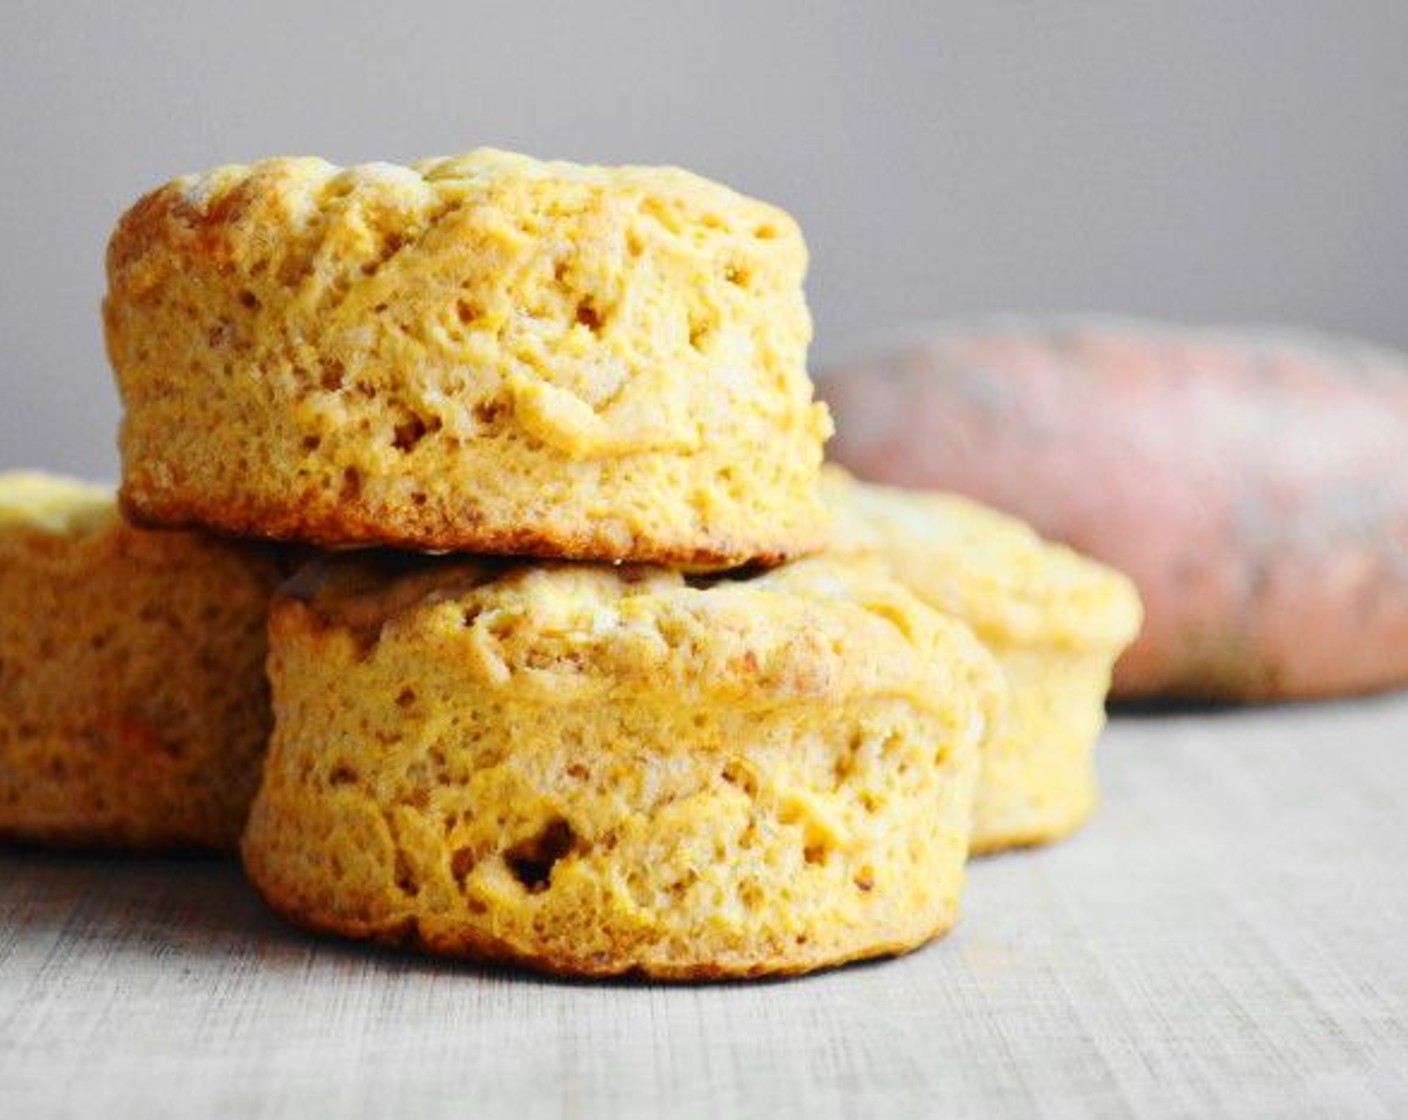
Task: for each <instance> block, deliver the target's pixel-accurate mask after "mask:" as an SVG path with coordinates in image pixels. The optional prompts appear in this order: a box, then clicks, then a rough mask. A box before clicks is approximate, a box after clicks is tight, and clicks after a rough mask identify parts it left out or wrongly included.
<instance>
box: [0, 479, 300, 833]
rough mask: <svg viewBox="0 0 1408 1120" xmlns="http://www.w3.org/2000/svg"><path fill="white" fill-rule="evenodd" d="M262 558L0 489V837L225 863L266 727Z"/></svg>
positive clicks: (70, 495) (70, 500)
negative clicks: (164, 850) (215, 857)
mask: <svg viewBox="0 0 1408 1120" xmlns="http://www.w3.org/2000/svg"><path fill="white" fill-rule="evenodd" d="M279 578H280V572H279V568H278V566H277V564H276V563H275V560H274V558H273V557H272V556H271V555H270V554H269V550H268V549H259V548H255V547H251V546H245V545H236V544H231V543H228V542H223V541H217V540H213V539H210V538H207V537H203V536H199V535H196V534H192V533H149V532H143V531H141V530H138V529H133V528H131V527H130V526H128V525H126V524H124V523H123V522H122V521H120V520H118V518H117V516H116V512H115V510H114V506H113V499H112V493H111V491H109V490H108V489H106V488H105V487H99V486H91V485H87V484H82V483H75V482H69V481H67V480H61V479H55V478H48V477H44V476H40V475H31V474H0V837H4V838H6V839H11V840H24V841H35V842H42V843H61V844H100V845H114V846H128V847H168V846H177V845H181V846H184V845H193V846H200V847H212V848H231V847H233V846H234V844H235V843H236V841H237V840H238V838H239V833H240V828H241V826H242V825H243V823H244V815H245V811H246V809H247V807H248V804H249V800H250V798H251V797H252V796H253V795H254V789H255V786H256V784H257V783H258V779H259V760H260V757H261V755H262V754H263V750H264V745H265V741H266V739H267V737H268V731H269V725H270V723H271V722H272V716H271V713H270V710H269V702H268V695H267V687H266V685H265V680H264V651H265V637H264V628H265V616H266V609H267V604H268V599H269V595H270V593H271V592H272V590H273V588H274V587H275V586H276V584H277V583H278V581H279Z"/></svg>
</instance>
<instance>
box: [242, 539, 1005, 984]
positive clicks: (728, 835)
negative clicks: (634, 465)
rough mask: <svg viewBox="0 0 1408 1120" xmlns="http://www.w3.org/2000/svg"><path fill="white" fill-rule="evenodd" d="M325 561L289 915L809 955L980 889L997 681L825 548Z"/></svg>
mask: <svg viewBox="0 0 1408 1120" xmlns="http://www.w3.org/2000/svg"><path fill="white" fill-rule="evenodd" d="M387 563H388V561H386V560H385V559H382V560H380V561H376V560H369V559H367V558H342V559H337V560H332V561H326V562H323V563H321V564H319V565H316V566H314V567H313V568H310V569H308V570H307V571H305V572H304V573H301V574H300V575H299V576H298V577H297V578H296V579H295V580H294V581H293V582H292V583H291V584H290V585H289V586H288V587H287V588H286V589H285V590H284V591H283V592H282V593H281V594H280V596H279V597H278V599H277V600H276V605H275V607H274V610H273V615H272V620H271V626H270V641H271V647H270V662H269V665H270V674H271V680H272V684H273V690H274V705H275V712H276V727H275V732H274V736H273V739H272V743H271V749H270V754H269V757H268V761H267V764H266V767H265V772H264V779H263V785H262V787H261V789H260V792H259V794H258V796H257V798H256V799H255V803H254V807H253V809H252V811H251V815H250V821H249V827H248V830H247V832H246V834H245V837H244V843H243V850H244V857H245V864H246V868H247V870H248V872H249V874H250V877H251V878H252V880H253V881H254V883H255V885H256V886H257V887H258V888H259V890H260V891H261V892H262V893H263V894H264V896H265V897H266V898H267V899H268V900H269V902H270V903H272V905H273V906H274V907H275V908H276V909H277V910H278V911H280V912H281V913H282V914H283V915H284V916H285V917H287V918H289V919H290V920H292V921H294V922H295V923H298V924H300V925H303V926H307V927H311V928H313V929H316V930H322V931H326V932H331V933H337V934H341V935H344V936H349V937H354V938H363V939H373V940H377V941H387V942H397V943H400V942H406V943H410V944H414V945H416V946H419V947H420V948H423V949H426V950H429V951H431V952H435V953H441V954H448V955H454V956H466V957H472V958H480V959H495V960H506V961H513V962H517V963H520V964H523V965H527V966H530V967H532V968H537V969H542V970H547V971H551V972H557V973H564V974H570V975H582V976H610V975H620V974H638V975H645V976H651V977H657V978H661V979H677V980H678V979H707V978H717V977H745V976H759V975H765V974H779V973H781V974H785V973H797V972H805V971H809V970H812V969H816V968H822V967H826V966H829V965H835V964H840V963H842V962H845V961H849V960H854V959H857V958H862V957H872V956H879V955H885V954H893V953H899V952H904V951H906V950H909V949H912V948H914V947H915V946H917V945H919V944H920V943H922V942H924V941H926V940H928V939H930V938H932V937H934V936H936V935H938V934H939V933H941V932H943V931H944V930H945V929H947V928H948V927H949V925H950V924H951V923H952V922H953V921H954V919H955V915H956V912H957V903H958V894H959V889H960V885H961V881H962V876H963V864H964V859H965V856H966V852H967V848H968V840H969V835H968V834H969V824H970V811H971V807H972V796H973V784H974V781H975V779H976V774H977V765H978V752H979V749H980V743H981V741H982V739H983V737H984V735H985V733H986V728H987V727H988V726H989V725H991V723H992V722H993V720H994V718H995V709H996V706H997V704H998V703H999V701H1000V679H999V674H998V672H997V669H996V667H995V666H994V665H993V664H992V662H991V659H990V658H989V656H988V655H987V653H986V652H985V651H984V650H983V649H982V647H981V646H980V645H979V644H978V643H977V641H976V640H975V639H974V638H973V637H972V635H971V634H970V633H969V632H968V630H967V629H966V628H965V627H963V626H962V625H961V624H959V623H956V622H954V621H953V620H951V619H947V618H944V617H942V616H940V615H939V614H938V613H937V612H934V611H931V610H929V609H928V608H926V607H924V606H923V605H922V604H921V603H920V602H919V601H918V600H917V599H915V598H914V597H913V596H911V595H910V594H909V593H908V592H906V591H905V590H904V589H903V588H901V587H899V586H898V585H896V584H894V583H892V582H890V581H888V580H881V579H876V578H873V577H870V576H867V575H864V574H861V573H857V572H854V571H851V570H848V569H844V568H838V567H836V566H834V565H832V564H830V563H829V562H827V561H825V560H822V559H816V560H806V561H800V562H798V563H795V564H791V565H787V566H784V567H781V568H778V569H776V570H774V571H773V572H770V573H768V574H766V575H762V576H755V577H752V578H725V579H721V580H718V581H716V582H707V581H706V582H705V583H701V581H697V580H696V581H694V583H693V584H692V583H691V582H690V581H687V580H686V579H685V578H684V577H682V576H681V575H680V574H679V573H677V572H673V571H669V570H665V569H661V568H649V567H624V568H619V569H616V568H609V567H604V566H595V565H576V566H573V565H553V566H536V567H535V566H522V565H520V566H502V565H498V566H496V565H493V564H488V563H485V562H481V561H473V562H471V561H464V562H451V561H447V560H436V561H426V560H418V561H414V562H412V561H408V560H402V561H401V562H400V564H401V567H400V570H399V572H398V571H390V572H388V571H387V570H386V567H385V565H386V564H387Z"/></svg>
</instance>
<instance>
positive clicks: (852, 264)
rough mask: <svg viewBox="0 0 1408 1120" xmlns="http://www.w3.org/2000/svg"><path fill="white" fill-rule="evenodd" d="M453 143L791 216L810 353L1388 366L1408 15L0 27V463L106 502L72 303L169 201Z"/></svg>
mask: <svg viewBox="0 0 1408 1120" xmlns="http://www.w3.org/2000/svg"><path fill="white" fill-rule="evenodd" d="M482 143H493V144H497V145H499V146H503V147H510V148H517V149H520V150H524V151H527V152H530V153H532V154H535V155H541V156H559V157H564V158H570V159H579V160H593V161H597V162H617V161H634V162H672V163H680V164H684V165H686V166H689V167H692V168H694V169H696V170H699V171H702V172H704V173H706V174H709V175H712V176H715V177H718V178H721V179H724V180H725V181H727V182H729V183H731V184H733V185H735V186H737V187H739V188H740V189H742V190H745V191H747V192H749V193H753V194H757V195H760V196H763V197H765V198H768V199H770V200H773V201H776V202H779V203H781V204H782V205H784V206H786V207H787V208H788V209H790V210H791V211H793V213H795V214H796V215H797V217H798V218H799V219H800V220H801V222H802V224H803V227H804V228H805V230H806V231H807V234H808V238H809V240H810V243H811V247H812V252H813V270H812V276H811V281H810V284H809V292H810V296H811V299H812V304H813V308H814V310H815V313H816V319H817V327H818V331H817V344H816V348H815V351H814V353H815V355H816V358H817V360H818V362H824V361H825V360H826V359H827V357H828V356H829V355H835V354H837V353H841V352H844V351H847V350H849V349H852V348H853V347H854V346H855V345H856V340H857V339H859V338H863V337H869V336H873V335H875V334H880V333H883V332H885V331H887V330H891V329H893V328H896V327H902V326H903V325H905V324H907V323H911V322H913V321H915V320H920V319H928V318H934V317H939V316H952V315H958V314H964V313H968V312H979V311H990V310H998V309H1106V310H1118V311H1132V312H1141V313H1147V314H1155V315H1163V316H1168V317H1172V318H1179V319H1194V320H1203V319H1205V320H1217V321H1225V320H1239V319H1254V320H1285V321H1292V322H1298V323H1304V324H1308V325H1313V326H1320V327H1325V328H1330V329H1334V330H1342V331H1347V332H1352V333H1358V334H1362V335H1366V336H1368V337H1370V338H1373V339H1376V340H1378V341H1381V342H1388V343H1394V344H1408V314H1405V312H1408V221H1405V220H1404V213H1403V205H1404V200H1405V199H1408V3H1403V2H1401V0H1382V2H1370V0H1354V2H1345V0H1323V2H1321V3H1307V2H1271V0H1267V2H1263V3H1249V2H1240V3H1234V2H1232V0H1200V2H1186V0H1184V2H1179V3H1176V4H1175V3H1168V4H1157V5H1156V4H1145V3H1133V2H1121V3H1114V2H1105V3H1094V2H1089V3H1083V2H1063V3H1050V2H1045V3H1035V2H1033V3H1015V2H978V0H973V2H971V3H927V4H924V3H915V4H909V3H888V4H868V3H862V2H859V0H851V2H848V3H831V2H826V3H794V4H766V3H713V4H708V3H701V2H694V3H688V4H674V3H659V2H657V3H603V2H601V0H598V2H596V3H591V4H577V3H562V4H534V3H507V2H498V3H493V4H483V3H472V2H463V0H461V2H450V0H446V2H443V3H433V4H419V5H418V4H394V3H390V2H382V3H376V4H356V3H351V4H349V3H343V4H333V3H328V4H308V3H278V4H248V5H239V4H223V5H209V6H206V5H201V4H193V3H165V4H157V3H123V4H111V3H104V4H96V3H95V4H88V5H78V4H74V5H65V6H59V5H53V4H40V3H16V2H14V0H3V4H0V158H3V160H4V169H5V174H4V176H3V180H0V181H3V184H4V185H3V188H0V244H3V247H4V255H3V260H0V467H12V466H20V465H37V466H46V467H50V468H57V469H65V470H70V471H76V472H80V473H87V474H95V475H100V476H108V477H115V476H116V470H117V460H116V453H115V450H114V425H115V423H116V420H117V403H116V398H115V395H114V393H113V390H112V387H111V383H110V378H109V375H108V372H107V368H106V364H105V362H104V358H103V354H102V344H101V337H100V332H99V326H98V316H97V305H98V300H99V298H100V296H101V291H102V254H103V246H104V242H105V239H106V236H107V232H108V230H109V228H110V227H111V225H112V223H113V221H114V220H115V219H116V218H117V216H118V214H119V213H120V212H121V211H122V210H123V209H124V208H125V207H126V206H127V205H128V204H129V203H130V202H131V201H132V200H133V199H135V198H136V196H137V195H138V194H140V193H141V192H142V191H144V190H146V189H148V188H150V187H152V186H155V185H156V184H157V183H159V182H161V181H163V180H165V179H167V178H169V177H170V176H171V175H173V174H176V173H178V172H181V171H187V170H196V169H199V168H202V167H205V166H208V165H211V164H216V163H222V162H230V161H239V160H246V159H252V158H257V157H260V156H264V155H271V154H276V153H314V154H319V155H325V156H327V157H329V158H332V159H335V160H338V161H340V162H349V161H360V160H367V159H375V158H387V159H404V158H411V157H415V156H419V155H427V154H432V153H444V152H453V151H458V150H462V149H465V148H469V147H472V146H475V145H477V144H482Z"/></svg>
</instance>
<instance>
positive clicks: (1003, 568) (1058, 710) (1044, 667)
mask: <svg viewBox="0 0 1408 1120" xmlns="http://www.w3.org/2000/svg"><path fill="white" fill-rule="evenodd" d="M823 491H824V492H825V494H826V496H827V500H828V501H829V502H830V503H831V504H832V506H833V508H834V510H835V512H836V527H835V538H834V542H833V546H832V548H833V552H834V553H836V554H837V555H840V556H846V557H850V558H853V559H855V560H858V561H861V562H862V563H865V564H870V565H874V566H875V568H876V569H877V570H879V571H883V572H885V573H886V574H889V575H892V576H893V577H894V578H896V579H898V580H899V581H900V582H901V583H903V584H905V586H907V587H908V588H909V589H910V590H911V591H913V592H914V593H915V594H916V595H917V596H918V597H919V598H920V599H922V600H923V601H924V602H926V603H928V604H929V605H930V606H932V607H935V608H936V609H938V610H941V611H945V612H947V613H949V614H952V615H954V616H956V617H957V618H960V619H962V620H963V621H964V622H966V623H968V625H970V626H971V627H972V628H973V630H974V631H975V632H976V633H977V635H978V637H979V638H980V639H982V641H983V642H984V644H986V645H987V647H988V648H989V649H990V650H991V651H992V652H993V654H994V655H995V656H996V658H997V661H998V664H999V665H1000V666H1001V667H1002V669H1003V671H1004V673H1005V675H1006V677H1007V682H1008V685H1009V690H1008V691H1009V699H1008V706H1007V717H1006V720H1005V722H1004V724H1003V725H1002V726H1001V727H1000V729H999V730H998V733H997V734H995V735H994V736H992V737H991V738H990V739H989V741H988V743H987V746H986V748H985V750H984V754H983V772H982V777H981V778H980V780H979V783H978V795H977V803H976V809H975V812H974V822H973V850H974V851H975V852H989V851H995V850H998V849H1002V848H1008V847H1013V846H1017V845H1023V844H1041V843H1045V842H1048V841H1051V840H1055V839H1058V838H1059V837H1061V836H1064V835H1066V834H1067V833H1069V832H1072V831H1074V830H1075V829H1076V828H1079V827H1080V825H1081V824H1083V823H1084V822H1085V821H1086V819H1087V818H1088V817H1089V816H1090V813H1091V812H1092V810H1093V809H1094V807H1095V799H1096V783H1095V768H1094V759H1093V751H1094V746H1095V741H1096V739H1097V738H1098V736H1099V734H1100V729H1101V728H1102V727H1103V726H1104V723H1105V707H1104V701H1105V694H1106V692H1107V691H1108V690H1109V687H1110V669H1111V666H1112V665H1113V664H1114V661H1115V658H1116V657H1118V656H1119V654H1120V652H1121V651H1122V650H1123V649H1124V648H1125V646H1127V645H1128V644H1129V643H1130V642H1131V641H1132V640H1133V639H1134V636H1135V634H1136V633H1137V632H1138V630H1139V622H1140V606H1139V597H1138V595H1137V594H1136V592H1135V590H1134V586H1133V584H1131V583H1130V582H1129V581H1128V580H1127V579H1125V578H1124V577H1123V576H1122V575H1120V574H1119V573H1117V572H1115V571H1112V570H1111V569H1109V568H1106V567H1104V566H1103V565H1100V564H1097V563H1095V562H1094V561H1092V560H1088V559H1086V558H1085V557H1083V556H1080V555H1078V554H1076V553H1074V552H1072V551H1071V550H1070V549H1068V548H1064V547H1062V546H1060V545H1055V544H1050V543H1048V542H1046V541H1043V540H1042V539H1041V538H1040V537H1038V536H1037V535H1036V533H1034V532H1033V531H1032V530H1031V529H1030V528H1028V527H1027V526H1026V525H1024V524H1022V522H1020V521H1018V520H1016V519H1015V518H1011V517H1007V516H1005V515H1003V514H1000V513H997V512H996V511H994V510H990V509H987V508H985V507H983V506H980V505H978V504H976V503H974V502H969V501H966V500H964V499H962V498H957V497H953V496H950V495H947V494H939V493H935V492H932V491H927V492H926V491H906V490H899V489H894V488H890V487H883V486H874V485H869V484H865V483H861V482H857V481H856V480H854V479H852V478H851V477H850V476H849V475H847V474H846V473H845V472H844V471H842V470H841V469H840V468H839V467H828V468H826V470H825V472H824V484H823Z"/></svg>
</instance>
